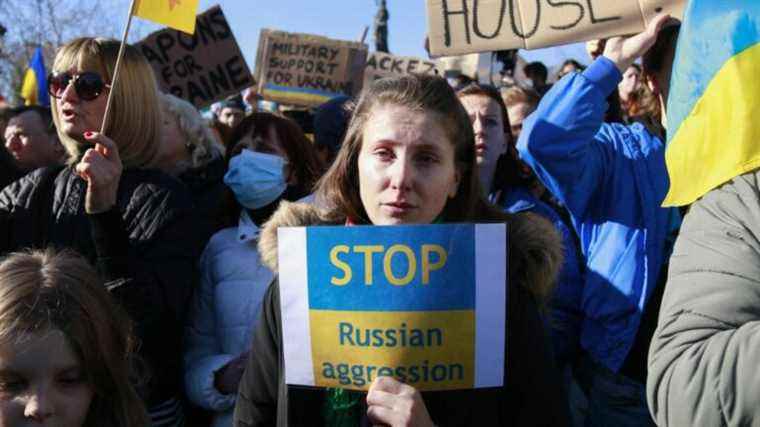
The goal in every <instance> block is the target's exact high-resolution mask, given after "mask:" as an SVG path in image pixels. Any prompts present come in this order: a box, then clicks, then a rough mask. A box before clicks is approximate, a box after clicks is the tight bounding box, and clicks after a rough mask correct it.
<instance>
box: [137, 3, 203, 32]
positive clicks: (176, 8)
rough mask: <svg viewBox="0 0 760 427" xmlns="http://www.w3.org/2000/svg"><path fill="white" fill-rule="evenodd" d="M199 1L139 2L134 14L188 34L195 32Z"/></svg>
mask: <svg viewBox="0 0 760 427" xmlns="http://www.w3.org/2000/svg"><path fill="white" fill-rule="evenodd" d="M197 13H198V0H137V2H136V4H135V10H134V14H135V16H139V17H140V18H144V19H147V20H150V21H153V22H157V23H159V24H163V25H166V26H167V27H170V28H174V29H176V30H180V31H184V32H186V33H188V34H193V33H194V32H195V15H196V14H197Z"/></svg>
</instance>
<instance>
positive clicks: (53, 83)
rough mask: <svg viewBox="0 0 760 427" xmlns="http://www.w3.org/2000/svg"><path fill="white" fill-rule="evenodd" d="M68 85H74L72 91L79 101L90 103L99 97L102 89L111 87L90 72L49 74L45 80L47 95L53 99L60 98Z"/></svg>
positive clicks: (97, 75)
mask: <svg viewBox="0 0 760 427" xmlns="http://www.w3.org/2000/svg"><path fill="white" fill-rule="evenodd" d="M70 83H74V91H75V92H76V94H77V96H78V97H79V99H81V100H84V101H92V100H93V99H95V98H97V97H98V96H100V94H101V93H103V90H104V89H106V88H110V87H111V85H110V84H107V83H106V82H104V81H103V78H102V77H100V74H98V73H95V72H92V71H85V72H84V73H80V74H71V73H51V74H50V75H49V76H48V79H47V84H48V93H49V94H50V96H52V97H53V98H60V97H62V96H63V92H64V91H66V88H67V87H69V84H70Z"/></svg>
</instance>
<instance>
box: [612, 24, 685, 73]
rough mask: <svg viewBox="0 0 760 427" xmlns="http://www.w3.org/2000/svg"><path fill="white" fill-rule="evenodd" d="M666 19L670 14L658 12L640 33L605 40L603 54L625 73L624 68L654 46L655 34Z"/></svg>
mask: <svg viewBox="0 0 760 427" xmlns="http://www.w3.org/2000/svg"><path fill="white" fill-rule="evenodd" d="M668 19H670V15H668V14H666V13H663V14H660V15H658V16H657V18H655V19H653V20H652V22H650V23H649V25H648V26H647V28H646V30H644V32H642V33H639V34H637V35H635V36H633V37H629V38H623V37H613V38H611V39H609V40H607V44H606V46H605V47H604V56H605V57H607V58H608V59H609V60H611V61H612V62H614V63H615V65H616V66H617V68H618V70H620V72H621V73H625V70H627V69H628V67H630V66H631V64H633V62H634V61H636V58H639V57H641V56H642V55H644V54H645V53H647V51H648V50H649V49H651V48H652V46H654V44H655V43H656V42H657V35H658V34H659V33H660V30H661V29H662V27H663V26H664V25H665V23H666V22H668Z"/></svg>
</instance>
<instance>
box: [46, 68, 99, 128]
mask: <svg viewBox="0 0 760 427" xmlns="http://www.w3.org/2000/svg"><path fill="white" fill-rule="evenodd" d="M68 72H69V73H71V74H72V75H74V74H78V73H80V72H81V70H76V69H73V70H69V71H68ZM101 78H103V79H104V80H105V78H104V77H103V76H101ZM72 82H73V79H72ZM107 100H108V89H106V90H104V91H103V92H102V93H101V94H100V95H99V96H98V97H97V98H95V99H93V100H92V101H85V100H83V99H80V98H79V96H77V93H76V90H74V84H73V83H70V84H69V85H68V86H67V87H66V88H65V89H64V91H63V92H62V93H61V97H60V98H57V99H55V103H56V108H57V110H58V121H59V123H60V126H61V129H60V130H61V131H63V133H64V134H66V135H68V136H69V137H70V138H73V139H75V140H77V141H82V142H84V141H85V139H84V136H83V134H84V133H85V132H100V127H101V125H102V123H103V116H104V115H105V113H106V101H107Z"/></svg>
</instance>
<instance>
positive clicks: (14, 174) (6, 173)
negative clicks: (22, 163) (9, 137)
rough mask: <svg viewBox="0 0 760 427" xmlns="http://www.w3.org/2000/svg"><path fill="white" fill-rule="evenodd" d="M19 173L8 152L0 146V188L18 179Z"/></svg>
mask: <svg viewBox="0 0 760 427" xmlns="http://www.w3.org/2000/svg"><path fill="white" fill-rule="evenodd" d="M20 175H21V174H20V173H19V171H18V170H17V169H16V165H15V164H14V163H13V159H12V158H11V156H10V154H8V152H7V151H6V150H5V148H3V147H0V189H3V188H5V186H6V185H8V184H10V183H11V182H13V181H15V180H16V179H18V178H19V177H20Z"/></svg>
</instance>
